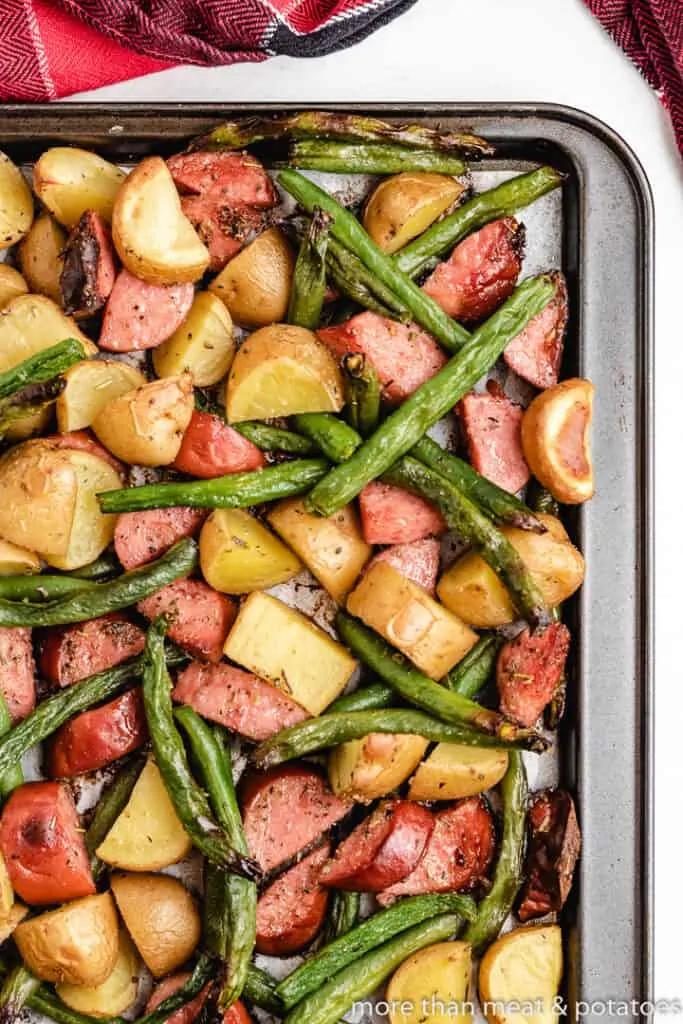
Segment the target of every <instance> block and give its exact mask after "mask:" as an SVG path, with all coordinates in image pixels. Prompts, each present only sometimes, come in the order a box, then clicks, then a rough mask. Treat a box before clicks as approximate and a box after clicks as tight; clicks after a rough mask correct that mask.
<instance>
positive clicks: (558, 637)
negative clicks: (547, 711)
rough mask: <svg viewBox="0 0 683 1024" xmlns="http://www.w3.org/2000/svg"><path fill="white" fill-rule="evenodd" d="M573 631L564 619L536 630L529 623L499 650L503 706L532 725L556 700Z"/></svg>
mask: <svg viewBox="0 0 683 1024" xmlns="http://www.w3.org/2000/svg"><path fill="white" fill-rule="evenodd" d="M570 640H571V634H570V632H569V630H568V629H567V627H566V626H565V625H564V623H562V622H551V623H550V625H548V626H545V627H539V628H538V629H536V630H534V632H533V633H532V632H531V630H530V629H529V628H528V627H527V628H526V629H523V630H522V632H521V633H520V634H519V635H518V636H516V637H515V638H514V640H509V641H508V642H507V643H506V644H505V645H504V646H503V647H501V649H500V651H499V653H498V662H497V665H496V683H497V686H498V693H499V695H500V710H501V711H502V713H503V714H504V715H505V716H506V717H507V718H511V719H512V720H513V721H514V722H519V724H520V725H525V726H527V727H530V726H532V725H534V724H535V722H536V721H537V720H538V717H539V715H540V714H541V712H542V711H543V709H544V708H545V706H546V705H547V704H548V703H550V701H551V700H552V697H553V694H554V693H555V689H556V687H557V684H558V683H559V681H560V678H561V676H562V673H563V672H564V666H565V663H566V661H567V654H568V653H569V643H570Z"/></svg>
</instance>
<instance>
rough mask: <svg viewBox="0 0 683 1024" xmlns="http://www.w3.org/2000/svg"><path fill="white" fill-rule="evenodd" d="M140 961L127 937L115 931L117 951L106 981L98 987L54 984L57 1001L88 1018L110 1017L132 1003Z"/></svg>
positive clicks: (124, 933) (121, 932) (136, 987)
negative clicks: (117, 940)
mask: <svg viewBox="0 0 683 1024" xmlns="http://www.w3.org/2000/svg"><path fill="white" fill-rule="evenodd" d="M139 971H140V961H139V958H138V955H137V952H136V949H135V946H134V945H133V943H132V942H131V940H130V938H129V937H128V934H127V933H126V932H125V931H124V930H123V929H121V930H120V931H119V951H118V956H117V958H116V963H115V965H114V970H113V971H112V972H111V974H110V975H109V977H108V978H107V980H106V981H103V982H102V983H101V984H100V985H71V984H68V983H64V984H62V985H57V988H56V991H57V995H58V996H59V998H60V999H61V1000H62V1002H63V1003H66V1005H67V1006H70V1007H71V1009H72V1010H76V1011H77V1012H78V1013H86V1014H88V1015H89V1016H91V1017H113V1016H114V1015H115V1014H119V1013H123V1012H124V1011H125V1010H127V1009H128V1007H129V1006H130V1005H131V1004H132V1003H134V1002H135V998H136V996H137V994H138V981H139V977H138V975H139Z"/></svg>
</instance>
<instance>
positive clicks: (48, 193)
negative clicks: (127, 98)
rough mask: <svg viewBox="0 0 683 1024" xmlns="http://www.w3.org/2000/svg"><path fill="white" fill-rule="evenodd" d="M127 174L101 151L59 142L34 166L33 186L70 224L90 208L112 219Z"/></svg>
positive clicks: (51, 210) (56, 216)
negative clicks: (59, 144)
mask: <svg viewBox="0 0 683 1024" xmlns="http://www.w3.org/2000/svg"><path fill="white" fill-rule="evenodd" d="M125 178H126V175H125V174H124V172H123V171H121V170H119V168H118V167H115V166H114V164H111V163H109V161H108V160H104V159H103V158H102V157H101V156H98V155H97V153H91V152H90V151H89V150H87V149H78V148H76V147H75V146H55V147H53V148H52V149H47V150H45V152H44V153H43V154H42V156H41V157H40V159H39V160H38V162H37V163H36V164H35V166H34V168H33V187H34V189H35V192H36V195H37V196H38V198H39V199H40V200H41V202H43V203H44V204H45V206H46V207H47V208H48V210H49V211H50V213H51V214H52V215H53V216H54V217H55V218H56V219H57V220H58V221H59V223H60V224H63V225H64V226H65V227H67V228H73V227H75V226H76V224H78V222H79V220H80V219H81V216H82V215H83V214H84V213H85V211H86V210H96V211H97V212H98V213H99V214H100V216H101V217H103V218H104V220H106V221H107V222H110V221H111V215H112V208H113V205H114V198H115V197H116V194H117V193H118V191H119V189H120V187H121V184H122V183H123V182H124V181H125Z"/></svg>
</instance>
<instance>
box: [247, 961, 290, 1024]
mask: <svg viewBox="0 0 683 1024" xmlns="http://www.w3.org/2000/svg"><path fill="white" fill-rule="evenodd" d="M276 986H277V982H276V981H275V979H274V978H271V976H270V975H269V974H268V973H267V972H266V971H264V970H262V969H261V968H260V967H255V966H254V964H251V965H250V967H249V970H248V971H247V982H246V984H245V986H244V993H243V994H244V996H245V998H246V999H248V1000H249V1002H250V1003H253V1005H254V1006H258V1007H260V1008H261V1009H262V1010H266V1011H267V1012H268V1013H272V1014H274V1015H275V1016H276V1017H281V1016H282V1003H281V1002H280V998H279V996H278V995H277V992H276Z"/></svg>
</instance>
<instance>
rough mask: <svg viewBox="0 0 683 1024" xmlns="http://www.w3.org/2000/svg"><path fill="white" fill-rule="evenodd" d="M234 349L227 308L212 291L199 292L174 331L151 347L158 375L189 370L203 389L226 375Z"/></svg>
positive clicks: (163, 375)
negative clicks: (161, 341)
mask: <svg viewBox="0 0 683 1024" xmlns="http://www.w3.org/2000/svg"><path fill="white" fill-rule="evenodd" d="M236 349H237V346H236V344H235V338H234V335H233V328H232V319H231V317H230V314H229V312H228V310H227V307H226V306H225V304H224V303H222V302H221V300H220V299H219V298H217V297H216V296H215V295H212V294H211V292H199V293H198V294H197V295H196V296H195V299H194V302H193V303H192V308H191V310H190V312H189V314H188V316H187V318H186V319H185V320H183V322H182V324H181V325H180V327H179V328H178V330H177V331H176V332H175V334H173V335H172V336H171V337H170V338H169V339H168V341H164V342H163V343H162V344H161V345H159V347H158V348H155V349H154V351H153V352H152V362H153V363H154V369H155V370H156V372H157V376H159V377H173V376H175V375H176V374H178V373H182V372H183V370H189V371H190V372H191V374H192V379H193V380H194V382H195V385H196V386H197V387H198V388H206V387H209V386H210V385H211V384H217V383H218V381H219V380H222V379H223V377H225V375H226V373H227V372H228V370H229V369H230V367H231V366H232V361H233V359H234V358H235V352H236Z"/></svg>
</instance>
